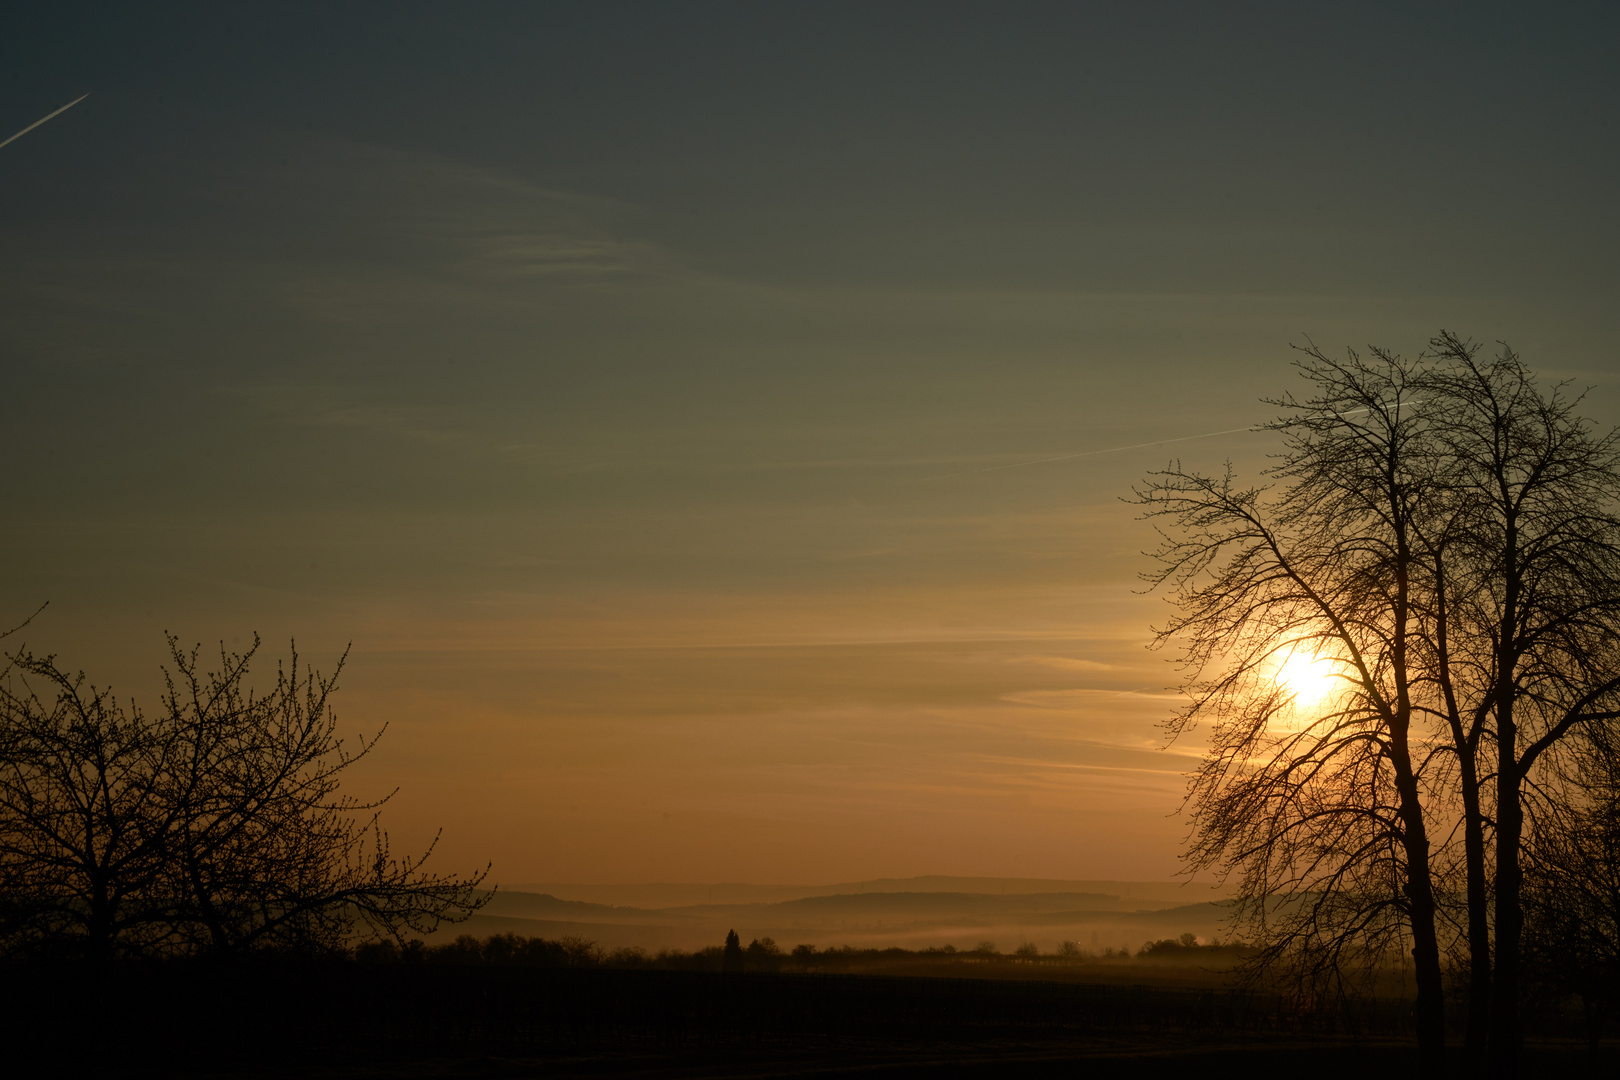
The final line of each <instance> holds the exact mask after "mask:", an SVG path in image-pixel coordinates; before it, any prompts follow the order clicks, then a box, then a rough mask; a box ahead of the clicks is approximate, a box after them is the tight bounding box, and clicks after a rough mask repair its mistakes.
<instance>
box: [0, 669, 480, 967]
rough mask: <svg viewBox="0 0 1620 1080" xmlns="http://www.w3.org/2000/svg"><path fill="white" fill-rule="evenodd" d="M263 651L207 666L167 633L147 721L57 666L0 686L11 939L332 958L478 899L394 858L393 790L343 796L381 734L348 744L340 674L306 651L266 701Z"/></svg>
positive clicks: (0, 777) (425, 924)
mask: <svg viewBox="0 0 1620 1080" xmlns="http://www.w3.org/2000/svg"><path fill="white" fill-rule="evenodd" d="M257 648H258V641H257V639H255V641H254V646H253V648H251V649H249V650H248V651H247V652H245V653H241V654H232V653H228V652H226V651H225V650H224V649H223V648H221V651H220V659H219V668H218V670H217V671H212V672H207V671H204V670H202V668H201V667H200V665H199V662H198V652H197V650H191V651H189V652H187V651H185V650H182V649H181V648H180V647H179V644H178V642H177V641H175V640H174V639H172V638H171V639H170V653H171V657H172V659H173V664H174V669H173V670H172V671H169V672H167V673H166V677H167V689H166V692H165V693H164V695H163V697H162V699H161V706H162V707H161V709H160V710H159V711H158V712H156V713H154V714H151V715H148V714H145V713H143V712H141V711H140V710H139V709H137V708H136V707H135V706H134V704H133V703H131V704H130V705H128V706H127V707H126V706H124V705H122V704H120V703H119V702H118V701H117V700H116V699H115V698H113V696H112V695H111V694H110V693H109V692H108V691H105V690H98V689H96V688H94V687H92V686H90V685H89V684H87V683H86V681H85V680H84V678H83V676H82V675H80V676H69V675H67V674H65V673H64V672H63V671H61V669H60V668H59V667H58V666H57V664H56V662H55V659H54V658H53V657H36V656H33V655H31V654H28V653H26V652H19V653H18V654H16V655H15V656H13V657H12V658H11V659H12V666H11V668H10V669H9V671H8V672H7V675H8V680H7V683H6V685H5V686H4V687H3V688H0V740H3V741H0V874H3V875H4V878H3V881H0V887H3V888H4V892H5V896H6V898H7V899H6V903H7V910H6V923H5V928H4V929H5V935H6V936H5V941H6V943H7V944H8V945H9V946H10V947H12V948H25V947H39V946H41V945H48V946H49V945H55V946H61V945H63V944H66V945H69V946H71V947H73V948H75V949H80V950H82V951H83V952H84V953H85V954H86V955H88V956H90V957H91V958H93V959H97V960H104V959H106V958H108V957H111V956H113V955H116V954H118V953H163V952H195V951H208V952H213V953H231V952H238V951H242V950H246V949H256V948H311V947H315V948H331V947H337V946H342V945H344V944H346V943H348V942H349V941H351V940H353V939H354V938H356V937H366V936H378V935H385V936H390V937H394V938H401V937H402V936H403V935H404V933H405V932H406V931H415V932H418V933H426V932H429V931H431V930H432V929H433V928H434V927H436V926H437V925H438V924H439V922H440V921H442V920H446V919H449V920H452V921H453V920H455V919H457V918H459V917H464V916H465V915H466V914H469V913H470V912H471V911H472V910H474V909H476V908H477V907H478V906H479V905H480V904H481V903H482V898H481V897H480V895H479V894H477V893H476V891H475V890H476V889H477V886H478V885H479V884H480V883H481V881H482V880H483V874H478V875H474V876H470V877H463V876H456V875H445V874H430V873H427V872H425V871H424V870H423V868H422V863H423V861H424V860H425V859H426V857H427V853H424V855H423V856H422V857H420V858H414V859H413V858H399V857H396V856H394V855H393V854H392V852H391V851H390V849H389V846H388V838H387V834H386V833H385V832H383V831H382V829H381V827H380V823H379V819H378V814H379V812H380V808H381V806H382V804H383V803H384V802H386V801H387V800H386V798H385V799H383V800H379V801H375V802H361V801H357V800H355V799H353V798H352V797H349V796H345V795H343V794H342V793H341V791H340V790H339V782H340V779H341V774H342V773H343V771H344V770H346V769H347V768H349V767H350V766H351V765H353V764H354V763H355V762H356V761H358V760H359V759H360V758H362V757H363V756H364V755H365V754H366V753H367V752H369V750H370V749H371V747H372V746H374V745H375V743H376V737H373V738H371V739H369V740H368V739H364V738H361V739H359V740H358V742H357V744H356V745H355V747H354V749H353V750H350V749H349V748H348V747H347V746H346V744H345V742H344V740H343V739H342V738H341V737H340V736H339V734H338V728H337V720H336V717H335V715H334V714H333V713H332V711H331V708H330V705H329V699H330V696H331V694H332V692H333V691H334V690H335V688H336V677H337V673H336V672H335V673H334V674H333V675H332V676H331V677H324V676H322V675H320V674H319V673H318V672H313V671H308V672H304V671H302V670H301V669H300V667H299V665H298V659H297V655H296V653H294V654H293V656H292V658H291V660H290V661H289V663H288V664H287V665H285V666H278V669H277V672H276V678H275V681H274V683H273V684H271V686H270V688H269V689H268V690H267V691H265V692H264V693H262V694H261V693H256V692H255V691H254V690H252V689H251V688H250V687H249V685H248V682H247V679H248V672H249V666H250V663H251V661H252V658H253V655H254V653H255V652H256V651H257ZM341 668H342V664H341V662H340V664H339V671H341ZM380 734H381V732H379V733H378V735H380ZM428 853H431V847H430V848H429V852H428Z"/></svg>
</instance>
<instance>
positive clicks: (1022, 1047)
mask: <svg viewBox="0 0 1620 1080" xmlns="http://www.w3.org/2000/svg"><path fill="white" fill-rule="evenodd" d="M8 976H9V977H8V978H7V979H6V980H5V988H4V1004H5V1012H4V1017H5V1028H6V1030H5V1031H4V1036H5V1045H6V1050H7V1053H8V1058H9V1060H10V1061H11V1062H12V1063H13V1064H14V1065H21V1064H23V1063H28V1064H29V1065H30V1066H31V1067H32V1069H33V1071H35V1072H38V1073H39V1074H42V1075H43V1074H55V1075H63V1074H70V1075H78V1074H94V1075H99V1076H109V1077H111V1076H143V1075H147V1076H159V1075H162V1076H171V1075H193V1076H221V1077H223V1076H284V1075H286V1076H290V1075H299V1076H324V1077H333V1078H337V1077H345V1078H346V1077H355V1078H359V1077H379V1078H380V1077H401V1078H405V1077H422V1078H428V1077H462V1076H465V1077H522V1076H558V1077H566V1076H605V1077H642V1076H678V1077H699V1076H717V1077H754V1076H759V1077H765V1076H795V1077H802V1076H874V1077H899V1076H940V1077H949V1076H1027V1077H1045V1076H1084V1077H1116V1076H1120V1077H1124V1076H1130V1077H1160V1076H1165V1077H1169V1076H1177V1077H1184V1076H1195V1077H1202V1076H1228V1075H1245V1074H1247V1075H1253V1076H1266V1075H1277V1074H1279V1073H1282V1074H1285V1075H1298V1074H1300V1073H1301V1072H1303V1073H1305V1074H1306V1075H1308V1076H1309V1077H1311V1080H1327V1078H1335V1077H1355V1078H1357V1080H1367V1078H1369V1077H1373V1078H1376V1080H1386V1078H1394V1077H1400V1076H1406V1075H1415V1073H1413V1072H1412V1070H1411V1064H1412V1059H1413V1056H1414V1055H1413V1051H1412V1049H1411V1044H1410V1041H1409V1031H1408V1019H1407V1016H1406V1012H1405V1007H1404V1006H1402V1005H1401V1004H1399V1003H1395V1002H1390V1003H1385V1004H1382V1005H1378V1006H1373V1007H1365V1008H1361V1009H1357V1010H1353V1011H1350V1012H1345V1011H1342V1010H1337V1009H1335V1010H1315V1011H1313V1010H1310V1009H1301V1008H1298V1007H1294V1006H1292V1005H1289V1004H1287V1003H1286V1002H1284V1001H1283V1000H1282V999H1278V998H1273V997H1267V996H1245V995H1238V994H1233V993H1231V992H1228V991H1209V990H1175V989H1166V988H1163V987H1155V988H1145V987H1121V986H1088V985H1078V984H1064V983H1052V982H1018V981H1010V980H994V981H992V980H977V979H961V978H955V979H931V978H890V977H875V976H863V975H837V974H825V975H813V974H768V973H745V974H731V975H722V974H717V973H710V972H691V971H624V970H612V969H551V970H547V969H519V968H507V969H500V968H446V967H433V966H411V965H392V966H388V967H368V966H366V965H361V964H354V963H309V964H296V965H290V964H286V963H279V964H260V965H253V966H247V967H241V966H238V967H233V968H220V967H202V966H192V965H181V964H163V965H154V966H151V967H146V968H139V969H133V968H132V969H117V970H114V971H113V972H111V973H108V974H104V975H102V976H100V977H98V978H94V979H92V978H88V977H86V976H84V975H83V974H82V973H76V972H74V971H73V970H71V969H61V968H38V969H12V970H10V971H9V972H8ZM1553 1034H1554V1035H1555V1036H1558V1035H1561V1034H1563V1033H1560V1032H1554V1033H1553ZM1568 1034H1571V1035H1572V1034H1573V1032H1571V1033H1568ZM1527 1057H1528V1060H1527V1063H1526V1064H1527V1065H1528V1066H1529V1068H1528V1069H1527V1075H1532V1076H1554V1075H1556V1076H1560V1077H1573V1076H1581V1075H1600V1076H1612V1075H1615V1070H1616V1066H1617V1065H1620V1055H1617V1054H1616V1048H1615V1047H1614V1046H1613V1045H1605V1046H1604V1047H1602V1048H1601V1051H1600V1054H1599V1057H1598V1058H1597V1059H1594V1058H1592V1056H1591V1052H1590V1050H1589V1048H1588V1047H1587V1046H1586V1045H1585V1044H1584V1043H1582V1042H1579V1041H1577V1040H1574V1039H1573V1038H1559V1037H1554V1038H1551V1039H1543V1040H1541V1041H1539V1042H1538V1043H1536V1044H1535V1045H1533V1046H1532V1047H1530V1048H1529V1050H1528V1055H1527Z"/></svg>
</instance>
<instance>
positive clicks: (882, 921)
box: [432, 877, 1229, 954]
mask: <svg viewBox="0 0 1620 1080" xmlns="http://www.w3.org/2000/svg"><path fill="white" fill-rule="evenodd" d="M1221 895H1222V894H1221V893H1220V892H1219V891H1217V890H1214V889H1212V888H1211V887H1209V886H1207V885H1198V884H1190V883H1188V884H1183V883H1179V882H1126V881H1037V880H1028V879H1015V878H1009V879H1000V878H949V877H923V878H912V879H906V880H895V879H887V880H876V881H865V882H846V883H842V884H835V885H827V886H820V887H810V886H801V887H795V886H754V885H740V884H718V885H568V884H532V885H515V886H509V887H502V888H501V889H500V890H498V891H497V892H496V894H495V896H494V898H493V899H492V900H491V901H490V902H489V904H487V905H486V906H485V907H483V908H481V909H480V910H479V911H478V913H477V914H475V915H474V916H473V917H472V918H471V919H470V920H468V921H467V922H466V923H462V924H455V925H446V926H444V927H442V928H441V929H440V930H439V932H438V933H437V934H436V935H434V937H433V939H432V940H436V941H443V940H448V939H450V938H453V937H455V936H457V935H459V934H464V933H470V934H474V935H487V934H494V933H512V934H519V935H524V936H530V937H545V938H559V937H563V936H577V937H584V938H588V939H590V940H593V941H595V942H597V943H598V944H599V945H601V946H602V947H604V948H610V949H611V948H627V947H629V948H634V947H640V948H644V949H648V950H650V951H656V950H659V949H686V950H695V949H702V948H705V947H710V946H714V945H718V944H719V943H720V942H721V941H723V940H724V938H725V936H726V933H727V931H729V930H736V931H737V933H738V934H739V935H740V936H741V937H742V939H743V940H744V942H747V941H748V940H749V939H751V938H766V937H769V938H772V939H774V940H775V941H776V943H777V944H778V945H779V946H780V947H782V948H783V949H791V948H792V947H794V946H796V945H800V944H809V945H815V946H817V947H818V948H827V947H832V946H843V945H848V946H854V947H857V948H863V949H865V948H888V947H899V948H905V949H926V948H939V947H941V946H945V945H950V946H953V947H954V948H956V949H958V950H962V951H968V950H972V949H974V948H976V947H978V946H979V945H981V944H982V943H983V942H986V941H989V942H991V943H993V944H994V945H995V946H996V948H997V949H999V950H1000V951H1002V952H1005V953H1011V952H1013V951H1014V950H1015V949H1017V948H1018V947H1019V946H1021V945H1029V944H1033V945H1035V946H1037V947H1038V948H1039V949H1040V951H1042V952H1044V953H1055V952H1057V950H1058V947H1059V945H1060V944H1061V943H1062V942H1064V941H1071V942H1074V943H1075V944H1077V945H1078V946H1080V948H1081V949H1083V950H1086V951H1088V952H1092V953H1097V954H1101V953H1102V952H1103V951H1105V950H1111V951H1119V950H1125V949H1129V950H1132V951H1135V950H1137V949H1139V948H1140V947H1141V946H1142V945H1143V944H1144V943H1145V942H1149V941H1157V940H1161V939H1165V938H1179V937H1180V936H1181V935H1182V934H1185V933H1191V934H1195V935H1197V936H1198V937H1199V938H1200V939H1201V941H1202V942H1204V943H1208V942H1210V941H1213V940H1216V939H1217V938H1219V937H1220V936H1221V934H1222V933H1223V929H1224V928H1223V925H1222V921H1223V919H1224V918H1225V917H1227V916H1228V915H1229V908H1228V907H1226V906H1225V905H1223V904H1222V903H1221V902H1220V898H1221Z"/></svg>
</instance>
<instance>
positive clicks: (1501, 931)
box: [1490, 721, 1524, 1080]
mask: <svg viewBox="0 0 1620 1080" xmlns="http://www.w3.org/2000/svg"><path fill="white" fill-rule="evenodd" d="M1506 727H1507V731H1505V732H1499V733H1498V737H1499V739H1500V740H1501V745H1502V747H1503V748H1504V749H1503V751H1502V753H1501V754H1500V758H1501V760H1500V762H1499V763H1498V765H1497V769H1498V770H1499V771H1498V773H1497V780H1496V792H1497V794H1496V974H1495V979H1494V985H1493V986H1492V988H1491V1042H1490V1051H1491V1061H1490V1076H1491V1078H1492V1080H1515V1078H1516V1077H1517V1076H1518V1073H1519V1038H1520V1033H1519V983H1520V967H1521V965H1520V962H1519V945H1520V940H1521V938H1522V937H1523V935H1524V907H1523V905H1522V902H1521V897H1520V890H1521V886H1522V884H1523V881H1524V873H1523V871H1522V870H1520V868H1519V844H1520V840H1521V838H1522V835H1523V833H1524V808H1523V807H1522V806H1520V805H1519V786H1520V778H1519V766H1518V762H1517V761H1516V760H1515V758H1514V754H1513V751H1512V746H1513V740H1512V724H1511V721H1509V723H1508V724H1507V725H1506Z"/></svg>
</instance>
